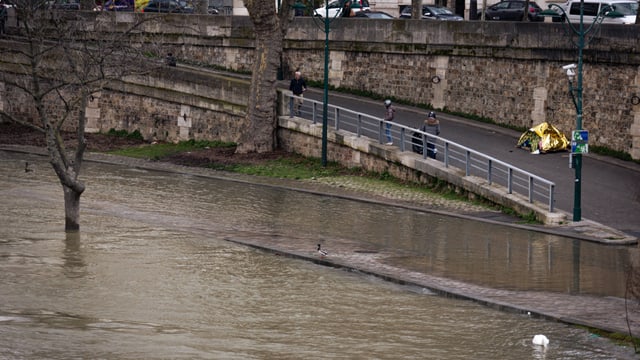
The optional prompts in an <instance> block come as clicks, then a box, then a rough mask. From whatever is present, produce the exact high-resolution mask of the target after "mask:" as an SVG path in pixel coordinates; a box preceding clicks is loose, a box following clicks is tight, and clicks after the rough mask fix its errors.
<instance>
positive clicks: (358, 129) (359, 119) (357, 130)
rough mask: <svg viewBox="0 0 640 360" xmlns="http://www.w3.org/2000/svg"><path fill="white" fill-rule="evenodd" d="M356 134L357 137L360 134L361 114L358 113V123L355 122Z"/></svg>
mask: <svg viewBox="0 0 640 360" xmlns="http://www.w3.org/2000/svg"><path fill="white" fill-rule="evenodd" d="M356 134H357V135H358V137H360V135H362V114H358V123H357V124H356Z"/></svg>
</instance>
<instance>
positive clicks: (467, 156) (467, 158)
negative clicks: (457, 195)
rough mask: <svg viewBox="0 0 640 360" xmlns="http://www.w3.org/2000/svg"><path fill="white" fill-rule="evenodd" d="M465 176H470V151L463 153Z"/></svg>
mask: <svg viewBox="0 0 640 360" xmlns="http://www.w3.org/2000/svg"><path fill="white" fill-rule="evenodd" d="M464 168H465V169H464V173H465V176H469V174H471V151H469V150H467V151H465V166H464Z"/></svg>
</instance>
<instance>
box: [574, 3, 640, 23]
mask: <svg viewBox="0 0 640 360" xmlns="http://www.w3.org/2000/svg"><path fill="white" fill-rule="evenodd" d="M604 6H611V7H612V8H613V9H614V10H615V11H616V12H619V13H620V14H622V15H624V16H623V17H619V18H608V17H605V18H604V20H603V21H602V22H603V23H605V24H635V23H636V14H637V13H638V2H637V1H636V0H584V10H583V16H584V17H583V22H584V24H587V25H589V24H591V23H592V22H593V20H594V19H595V18H596V16H597V15H598V13H600V11H601V10H602V8H603V7H604ZM563 9H564V11H565V13H566V14H567V16H568V17H569V21H571V23H572V24H578V23H579V22H580V0H569V1H567V2H566V3H565V4H564V6H563Z"/></svg>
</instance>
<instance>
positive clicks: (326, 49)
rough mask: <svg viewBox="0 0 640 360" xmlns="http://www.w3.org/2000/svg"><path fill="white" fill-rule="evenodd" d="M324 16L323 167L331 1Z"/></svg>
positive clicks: (325, 164) (327, 96) (327, 2)
mask: <svg viewBox="0 0 640 360" xmlns="http://www.w3.org/2000/svg"><path fill="white" fill-rule="evenodd" d="M324 10H325V16H324V92H323V94H322V166H327V124H328V119H327V112H328V111H329V25H330V24H331V19H329V1H328V0H326V1H325V6H324Z"/></svg>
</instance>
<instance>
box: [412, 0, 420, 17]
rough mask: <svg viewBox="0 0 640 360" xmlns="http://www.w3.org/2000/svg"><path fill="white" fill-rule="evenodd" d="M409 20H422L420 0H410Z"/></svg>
mask: <svg viewBox="0 0 640 360" xmlns="http://www.w3.org/2000/svg"><path fill="white" fill-rule="evenodd" d="M411 18H412V19H422V0H411Z"/></svg>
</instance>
